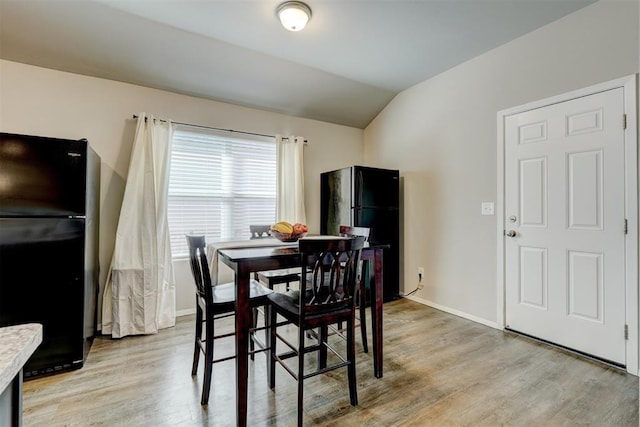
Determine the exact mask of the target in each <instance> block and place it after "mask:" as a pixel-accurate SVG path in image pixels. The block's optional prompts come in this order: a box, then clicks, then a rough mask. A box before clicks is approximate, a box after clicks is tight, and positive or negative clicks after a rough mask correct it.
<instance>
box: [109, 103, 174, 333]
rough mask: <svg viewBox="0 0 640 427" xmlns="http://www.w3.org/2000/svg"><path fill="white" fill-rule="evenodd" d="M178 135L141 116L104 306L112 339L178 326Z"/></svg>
mask: <svg viewBox="0 0 640 427" xmlns="http://www.w3.org/2000/svg"><path fill="white" fill-rule="evenodd" d="M173 129H174V126H173V125H172V124H171V122H164V121H160V120H156V119H154V118H153V116H150V115H149V116H148V115H146V113H140V114H138V125H137V129H136V136H135V140H134V142H133V150H132V153H131V160H130V163H129V173H128V176H127V183H126V187H125V191H124V199H123V201H122V208H121V210H120V219H119V221H118V230H117V233H116V242H115V248H114V251H113V259H112V261H111V267H110V269H109V274H108V277H107V284H106V286H105V291H104V298H103V306H102V332H103V333H104V334H111V335H112V337H113V338H121V337H124V336H127V335H140V334H153V333H156V332H158V330H159V329H163V328H168V327H171V326H174V325H175V317H176V316H175V314H176V313H175V312H176V309H175V305H176V298H175V280H174V276H173V263H172V260H171V245H170V240H169V230H168V226H167V193H168V185H169V163H170V159H171V138H172V134H173Z"/></svg>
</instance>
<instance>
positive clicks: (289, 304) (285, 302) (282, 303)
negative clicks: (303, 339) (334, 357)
mask: <svg viewBox="0 0 640 427" xmlns="http://www.w3.org/2000/svg"><path fill="white" fill-rule="evenodd" d="M310 297H311V291H307V298H310ZM268 298H269V301H270V302H271V306H272V307H273V308H274V309H275V311H276V312H277V313H278V314H280V315H281V316H283V317H284V318H285V319H287V320H288V321H290V322H292V323H293V324H295V325H296V326H298V327H299V326H300V324H299V323H300V322H299V313H300V308H299V302H300V291H298V290H293V291H288V292H285V293H281V292H273V293H271V294H269V295H268ZM329 313H330V314H331V317H335V320H334V322H339V321H341V320H347V319H348V318H349V316H350V315H351V310H350V309H349V307H348V306H347V305H345V306H338V307H334V308H332V309H330V310H326V311H321V312H318V313H310V314H308V315H307V316H306V317H305V324H304V326H305V328H313V327H315V325H316V323H317V322H318V321H322V320H325V321H326V320H327V315H328V314H329Z"/></svg>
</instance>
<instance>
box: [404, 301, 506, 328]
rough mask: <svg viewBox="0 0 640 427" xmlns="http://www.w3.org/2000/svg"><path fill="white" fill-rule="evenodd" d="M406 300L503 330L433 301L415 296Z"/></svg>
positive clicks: (488, 321) (491, 322)
mask: <svg viewBox="0 0 640 427" xmlns="http://www.w3.org/2000/svg"><path fill="white" fill-rule="evenodd" d="M405 298H407V299H410V300H411V301H415V302H417V303H420V304H423V305H426V306H429V307H433V308H435V309H438V310H440V311H444V312H445V313H449V314H453V315H455V316H458V317H462V318H463V319H467V320H471V321H472V322H476V323H480V324H483V325H485V326H489V327H491V328H494V329H500V330H502V328H501V327H500V326H498V323H497V322H493V321H491V320H487V319H483V318H482V317H477V316H474V315H472V314H469V313H465V312H464V311H460V310H456V309H453V308H449V307H445V306H443V305H440V304H436V303H435V302H433V301H429V300H426V299H423V298H420V297H417V296H414V295H411V296H408V297H405Z"/></svg>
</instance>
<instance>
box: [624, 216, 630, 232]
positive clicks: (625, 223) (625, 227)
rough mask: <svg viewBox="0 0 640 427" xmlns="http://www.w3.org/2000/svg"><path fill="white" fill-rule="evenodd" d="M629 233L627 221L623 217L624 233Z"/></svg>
mask: <svg viewBox="0 0 640 427" xmlns="http://www.w3.org/2000/svg"><path fill="white" fill-rule="evenodd" d="M627 233H629V221H627V219H626V218H625V220H624V234H627Z"/></svg>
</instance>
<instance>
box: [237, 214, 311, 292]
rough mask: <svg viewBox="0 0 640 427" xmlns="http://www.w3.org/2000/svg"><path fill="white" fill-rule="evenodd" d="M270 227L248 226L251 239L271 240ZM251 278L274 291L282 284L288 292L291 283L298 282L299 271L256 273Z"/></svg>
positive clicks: (285, 270)
mask: <svg viewBox="0 0 640 427" xmlns="http://www.w3.org/2000/svg"><path fill="white" fill-rule="evenodd" d="M270 230H271V226H269V225H249V231H250V232H251V239H264V238H271V232H270ZM253 278H254V279H255V280H257V281H258V282H260V283H264V284H265V285H266V286H267V287H268V288H269V289H274V287H275V286H276V285H280V284H284V285H285V286H286V290H287V291H288V290H289V289H290V287H291V283H295V282H298V281H299V280H300V269H299V268H298V269H294V268H282V269H279V270H268V271H256V272H254V273H253Z"/></svg>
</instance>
